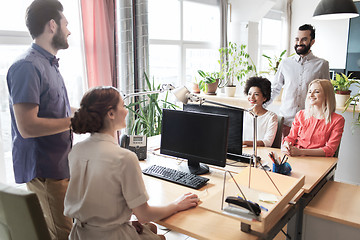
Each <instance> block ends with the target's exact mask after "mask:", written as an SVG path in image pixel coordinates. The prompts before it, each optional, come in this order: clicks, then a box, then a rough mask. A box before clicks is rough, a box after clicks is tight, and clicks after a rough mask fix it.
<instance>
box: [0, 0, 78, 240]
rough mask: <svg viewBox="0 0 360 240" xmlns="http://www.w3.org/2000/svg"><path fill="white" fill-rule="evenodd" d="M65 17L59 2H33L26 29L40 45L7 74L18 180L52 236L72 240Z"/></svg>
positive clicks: (68, 33)
mask: <svg viewBox="0 0 360 240" xmlns="http://www.w3.org/2000/svg"><path fill="white" fill-rule="evenodd" d="M62 12H63V6H62V4H61V3H60V2H59V1H58V0H35V1H33V2H32V3H31V5H30V6H29V7H28V8H27V11H26V26H27V27H28V29H29V32H30V34H31V36H32V38H33V39H34V43H33V44H32V45H31V47H30V49H29V50H28V51H27V52H26V53H25V54H24V55H23V56H21V57H20V58H19V59H18V60H17V61H16V62H15V63H14V64H13V65H12V66H11V67H10V69H9V71H8V74H7V84H8V90H9V95H10V97H9V107H10V114H11V128H12V129H11V132H12V142H13V150H12V155H13V165H14V174H15V181H16V182H17V183H26V185H27V188H28V189H29V190H31V191H34V192H35V193H36V194H37V196H38V198H39V200H40V204H41V207H42V209H43V212H44V215H45V220H46V223H47V225H48V228H49V232H50V235H51V237H52V239H58V240H59V239H60V240H61V239H68V234H69V233H70V230H71V227H72V220H71V219H70V218H67V217H65V216H64V215H63V211H64V197H65V193H66V190H67V186H68V182H69V166H68V158H67V156H68V153H69V151H70V148H71V145H72V135H71V132H70V117H71V115H72V109H71V107H70V104H69V99H68V96H67V91H66V88H65V85H64V80H63V78H62V76H61V74H60V72H59V69H58V66H59V65H58V59H57V58H56V57H55V55H56V54H57V52H58V50H60V49H66V48H68V47H69V45H68V42H67V38H68V36H69V35H70V31H69V30H68V28H67V24H68V23H67V20H66V18H65V16H64V15H63V13H62Z"/></svg>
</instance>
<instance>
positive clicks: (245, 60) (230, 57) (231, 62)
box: [219, 42, 256, 96]
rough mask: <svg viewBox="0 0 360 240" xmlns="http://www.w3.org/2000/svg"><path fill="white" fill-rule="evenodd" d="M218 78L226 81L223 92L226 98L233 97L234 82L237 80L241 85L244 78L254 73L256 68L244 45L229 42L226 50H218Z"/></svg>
mask: <svg viewBox="0 0 360 240" xmlns="http://www.w3.org/2000/svg"><path fill="white" fill-rule="evenodd" d="M219 52H220V60H219V64H220V66H221V68H220V77H222V78H224V79H226V83H227V84H226V86H225V92H226V94H227V95H228V96H234V95H235V89H236V86H235V84H234V81H235V80H237V81H239V82H240V84H241V85H242V84H243V83H244V82H245V80H243V79H244V77H245V76H246V75H247V74H248V73H250V72H251V71H254V72H255V74H256V67H255V65H254V64H253V62H252V60H251V58H250V56H249V54H248V53H247V52H246V45H244V44H241V45H238V44H236V43H232V42H229V46H228V47H226V48H220V49H219Z"/></svg>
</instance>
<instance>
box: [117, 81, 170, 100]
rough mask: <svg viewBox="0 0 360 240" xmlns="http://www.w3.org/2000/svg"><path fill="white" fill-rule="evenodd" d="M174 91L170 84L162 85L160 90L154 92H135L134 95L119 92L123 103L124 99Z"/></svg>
mask: <svg viewBox="0 0 360 240" xmlns="http://www.w3.org/2000/svg"><path fill="white" fill-rule="evenodd" d="M173 89H175V87H174V86H173V85H171V84H162V85H161V87H160V89H157V90H154V91H147V92H146V91H145V92H135V93H128V94H125V93H123V92H121V95H122V97H123V100H124V101H125V99H127V98H129V97H139V96H143V95H148V94H153V93H162V92H165V91H171V90H173Z"/></svg>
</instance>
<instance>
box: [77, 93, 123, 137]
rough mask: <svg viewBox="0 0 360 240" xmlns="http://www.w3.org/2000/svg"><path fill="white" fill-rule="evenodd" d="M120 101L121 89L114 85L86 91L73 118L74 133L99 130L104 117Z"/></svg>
mask: <svg viewBox="0 0 360 240" xmlns="http://www.w3.org/2000/svg"><path fill="white" fill-rule="evenodd" d="M119 101H120V94H119V91H118V90H117V89H116V88H114V87H95V88H92V89H90V90H89V91H87V92H86V93H85V95H84V96H83V98H82V99H81V103H80V108H79V109H78V110H77V111H76V112H75V114H74V117H73V118H72V119H71V128H72V130H73V131H74V133H94V132H99V130H101V129H102V127H103V125H104V117H105V116H106V114H107V112H108V111H109V110H110V109H116V107H117V105H118V103H119Z"/></svg>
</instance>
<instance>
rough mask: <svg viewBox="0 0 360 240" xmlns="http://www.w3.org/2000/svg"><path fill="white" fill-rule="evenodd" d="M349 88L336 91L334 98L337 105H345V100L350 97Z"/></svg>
mask: <svg viewBox="0 0 360 240" xmlns="http://www.w3.org/2000/svg"><path fill="white" fill-rule="evenodd" d="M350 92H351V91H350V90H349V91H336V94H335V99H336V106H337V107H345V103H346V101H347V100H348V99H349V98H350Z"/></svg>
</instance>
